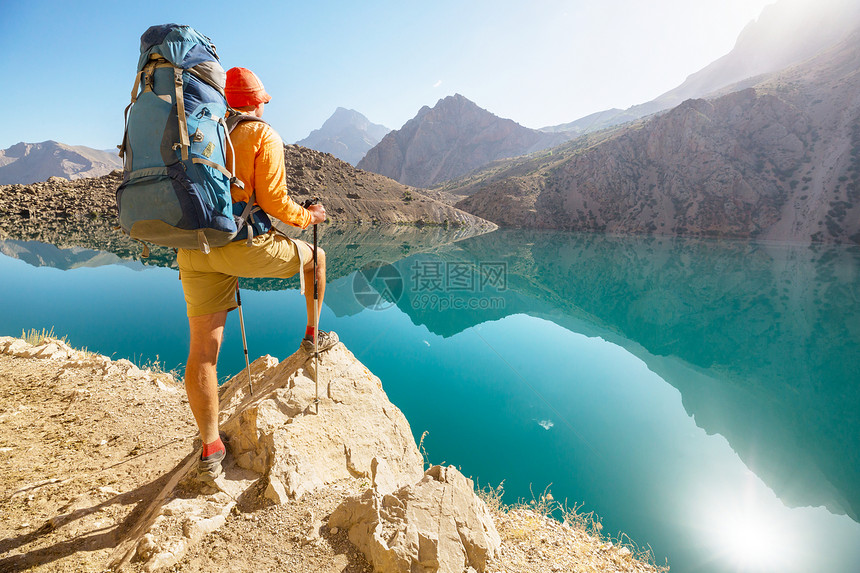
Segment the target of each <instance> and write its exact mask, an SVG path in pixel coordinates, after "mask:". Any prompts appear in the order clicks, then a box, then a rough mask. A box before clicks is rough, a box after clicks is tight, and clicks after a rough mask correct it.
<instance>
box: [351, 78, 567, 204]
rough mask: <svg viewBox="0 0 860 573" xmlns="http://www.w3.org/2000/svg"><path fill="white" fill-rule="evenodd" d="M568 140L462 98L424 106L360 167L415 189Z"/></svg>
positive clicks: (380, 143) (389, 136)
mask: <svg viewBox="0 0 860 573" xmlns="http://www.w3.org/2000/svg"><path fill="white" fill-rule="evenodd" d="M568 139H569V138H568V137H567V136H566V135H560V134H553V133H543V132H539V131H536V130H532V129H528V128H526V127H523V126H521V125H520V124H518V123H516V122H515V121H513V120H510V119H503V118H500V117H498V116H496V115H494V114H493V113H491V112H489V111H487V110H485V109H483V108H481V107H479V106H478V105H477V104H476V103H474V102H473V101H471V100H469V99H468V98H466V97H464V96H463V95H461V94H454V95H450V96H447V97H444V98H441V99H440V100H438V101H437V102H436V105H435V106H434V107H433V108H430V107H427V106H426V105H425V106H423V107H422V108H421V109H420V110H418V113H417V114H416V115H415V117H414V118H412V119H410V120H409V121H407V122H406V123H405V124H404V125H403V127H401V128H400V129H399V130H396V131H392V132H390V133H389V134H388V135H386V136H385V137H384V138H383V139H382V141H380V142H379V144H378V145H377V146H376V147H374V148H373V149H371V150H370V151H368V152H367V155H365V157H364V159H362V160H361V161H360V162H359V164H358V167H359V168H361V169H366V170H368V171H373V172H374V173H379V174H381V175H385V176H387V177H391V178H392V179H395V180H397V181H400V182H401V183H404V184H407V185H413V186H416V187H430V186H432V185H435V184H437V183H441V182H443V181H447V180H449V179H453V178H455V177H458V176H460V175H465V174H466V173H469V172H470V171H473V170H474V169H477V168H479V167H482V166H484V165H486V164H487V163H490V162H491V161H495V160H497V159H503V158H507V157H516V156H519V155H525V154H528V153H532V152H534V151H538V150H541V149H546V148H548V147H553V146H555V145H559V144H561V143H564V142H565V141H567V140H568Z"/></svg>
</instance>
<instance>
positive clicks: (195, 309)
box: [176, 232, 312, 316]
mask: <svg viewBox="0 0 860 573" xmlns="http://www.w3.org/2000/svg"><path fill="white" fill-rule="evenodd" d="M300 251H301V254H300ZM311 256H312V254H311V248H310V246H309V245H308V244H307V243H305V242H303V241H293V239H289V238H287V237H284V236H282V235H278V234H276V233H271V232H270V233H267V234H265V235H260V236H258V237H254V240H253V245H252V246H248V242H247V241H244V240H242V241H235V242H232V243H230V244H229V245H225V246H223V247H217V248H214V249H212V251H211V252H210V253H209V254H208V255H207V254H205V253H204V252H203V251H196V250H189V249H179V251H178V253H177V255H176V260H177V262H178V263H179V278H180V280H182V290H183V291H184V292H185V303H186V305H187V307H188V316H201V315H204V314H212V313H214V312H220V311H222V310H233V309H234V308H236V306H237V305H236V282H237V280H238V279H237V277H243V278H254V279H256V278H279V279H285V278H289V277H291V276H293V275H294V274H296V273H297V272H299V270H300V269H301V268H302V260H304V261H307V260H309V259H310V258H311ZM300 276H301V275H300ZM302 286H303V287H304V285H302Z"/></svg>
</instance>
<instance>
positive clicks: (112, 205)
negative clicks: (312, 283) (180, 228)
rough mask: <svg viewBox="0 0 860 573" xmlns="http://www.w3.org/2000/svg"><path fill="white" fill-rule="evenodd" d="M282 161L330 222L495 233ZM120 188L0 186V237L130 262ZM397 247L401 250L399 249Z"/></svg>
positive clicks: (378, 186)
mask: <svg viewBox="0 0 860 573" xmlns="http://www.w3.org/2000/svg"><path fill="white" fill-rule="evenodd" d="M284 160H285V163H286V167H287V185H288V187H289V189H290V190H291V196H292V197H293V199H295V200H296V201H298V202H302V201H304V200H305V199H308V198H310V197H319V198H320V199H321V200H322V202H323V203H324V204H325V205H326V209H327V211H328V214H329V218H330V221H331V222H341V223H368V224H369V225H368V226H370V224H374V225H375V224H377V223H379V224H383V223H393V224H397V225H411V226H413V227H412V228H413V229H415V228H416V227H419V226H421V227H423V226H424V225H429V226H432V227H435V228H438V229H440V230H443V231H445V230H447V231H450V232H454V234H456V232H455V229H454V228H462V230H465V229H466V228H474V229H475V230H476V231H478V230H484V231H486V230H491V229H494V228H495V225H493V224H492V223H489V222H488V221H484V220H483V219H480V218H478V217H475V216H474V215H470V214H469V213H466V212H464V211H461V210H459V209H456V208H455V207H452V206H451V205H449V204H447V203H444V202H442V201H440V200H439V199H438V198H437V197H438V196H439V194H432V195H431V194H428V193H425V192H424V191H422V190H420V189H414V188H412V187H407V186H405V185H401V184H400V183H397V182H396V181H392V180H391V179H388V178H387V177H383V176H382V175H377V174H375V173H368V172H366V171H361V170H358V169H356V168H354V167H353V166H351V165H349V164H348V163H345V162H343V161H341V160H339V159H337V158H335V157H333V156H332V155H330V154H328V153H320V152H319V151H314V150H312V149H307V148H304V147H299V146H297V145H287V146H285V149H284ZM121 182H122V173H121V172H120V171H114V172H112V173H110V174H109V175H105V176H102V177H97V178H88V179H77V180H74V181H66V180H63V179H61V178H58V177H55V178H52V179H50V180H48V181H45V182H41V183H34V184H32V185H5V186H0V239H17V240H21V241H31V240H32V241H41V242H43V243H51V244H57V245H64V246H78V247H85V248H89V249H98V250H100V251H108V252H111V253H115V254H117V255H119V256H120V257H122V258H133V257H134V256H136V255H137V254H138V253H140V252H141V246H140V244H139V243H137V242H136V241H134V240H132V239H131V238H129V237H127V236H126V235H124V234H122V233H121V232H120V231H119V230H117V225H118V222H117V219H116V216H117V214H116V189H117V187H119V185H120V183H121ZM446 234H448V233H447V232H446ZM397 235H398V236H399V233H398V234H397ZM422 235H424V236H426V235H428V233H426V232H424V233H422ZM413 238H414V237H413ZM405 240H406V239H405V238H404V239H403V240H401V241H400V242H399V243H403V242H404V241H405ZM431 242H432V241H431ZM345 248H347V247H345ZM351 248H352V249H354V248H355V246H354V245H353V246H352V247H351ZM397 248H398V249H399V250H401V251H402V250H403V247H402V245H400V244H399V246H398V247H397ZM353 256H355V253H354V251H353ZM173 259H174V256H173V251H172V250H171V249H161V248H158V249H153V250H152V255H151V258H150V262H153V263H154V264H165V265H170V264H171V263H172V261H173ZM333 264H334V263H333Z"/></svg>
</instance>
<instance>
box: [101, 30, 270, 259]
mask: <svg viewBox="0 0 860 573" xmlns="http://www.w3.org/2000/svg"><path fill="white" fill-rule="evenodd" d="M225 81H226V74H225V72H224V69H223V68H222V67H221V64H220V63H219V60H218V55H217V54H216V52H215V46H214V45H213V44H212V42H211V40H209V38H207V37H206V36H204V35H202V34H200V33H199V32H197V31H195V30H194V29H193V28H191V27H189V26H180V25H177V24H164V25H161V26H152V27H151V28H149V29H148V30H147V31H146V32H144V34H143V36H141V38H140V59H139V60H138V64H137V75H136V76H135V80H134V87H133V88H132V92H131V103H130V104H129V105H128V107H126V109H125V134H124V136H123V142H122V145H121V146H120V157H122V158H123V161H124V169H123V182H122V184H121V185H120V186H119V188H118V189H117V192H116V201H117V208H118V210H119V222H120V227H121V228H122V230H123V231H124V232H125V233H127V234H129V235H130V236H131V237H132V238H134V239H137V240H140V241H147V242H150V243H153V244H156V245H161V246H165V247H175V248H184V249H200V250H202V251H204V252H207V253H208V252H209V250H210V247H218V246H222V245H226V244H227V243H229V242H230V241H232V240H234V239H236V237H237V235H238V234H239V231H240V230H241V231H242V235H243V236H245V235H247V238H248V241H249V242H250V241H251V239H252V238H253V234H254V230H255V229H254V227H256V230H258V231H259V230H265V229H266V228H267V226H270V224H269V222H268V218H267V217H266V216H265V214H264V213H263V212H262V211H261V210H260V208H259V207H258V206H256V205H255V203H254V197H253V196H252V197H251V200H250V201H249V202H248V203H247V204H245V203H240V204H237V205H233V203H232V200H231V197H230V186H231V185H236V186H237V187H239V188H243V185H242V182H241V181H239V180H238V179H236V177H235V176H234V175H233V172H231V170H228V169H227V166H226V156H227V149H226V145H228V144H229V131H230V129H228V127H227V120H226V115H227V110H228V106H227V100H226V99H225V97H224V83H225ZM242 119H255V118H249V117H248V116H242ZM261 121H262V120H261ZM235 125H236V122H235V120H234V121H231V125H230V128H232V127H234V126H235ZM249 218H252V220H254V221H256V223H257V224H255V225H246V224H245V222H246V221H247V220H248V219H249ZM267 224H268V225H267ZM246 228H247V232H245V229H246ZM145 251H148V249H145ZM144 256H146V254H144Z"/></svg>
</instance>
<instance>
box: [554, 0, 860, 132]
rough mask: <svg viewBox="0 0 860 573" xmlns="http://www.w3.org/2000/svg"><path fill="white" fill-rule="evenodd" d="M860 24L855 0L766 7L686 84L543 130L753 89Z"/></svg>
mask: <svg viewBox="0 0 860 573" xmlns="http://www.w3.org/2000/svg"><path fill="white" fill-rule="evenodd" d="M858 22H860V3H858V2H856V1H855V0H822V1H820V2H816V3H811V2H808V1H806V0H780V1H779V2H777V3H775V4H771V5H769V6H766V7H765V8H764V10H763V11H762V14H761V16H760V17H759V18H758V20H756V21H754V22H751V23H750V24H749V25H748V26H747V27H746V28H744V30H743V31H742V32H741V34H740V36H739V37H738V40H737V42H736V44H735V46H734V48H733V49H732V51H731V52H729V53H728V54H726V55H725V56H723V57H722V58H720V59H718V60H716V61H715V62H713V63H711V64H710V65H708V66H706V67H705V68H703V69H701V70H700V71H698V72H696V73H694V74H692V75H691V76H690V77H688V78H687V79H686V81H684V83H683V84H681V85H680V86H678V87H676V88H674V89H672V90H670V91H668V92H666V93H664V94H662V95H660V96H659V97H657V98H656V99H654V100H652V101H650V102H647V103H643V104H639V105H635V106H632V107H630V108H628V109H626V110H621V109H609V110H606V111H601V112H597V113H594V114H591V115H588V116H586V117H583V118H580V119H578V120H576V121H573V122H570V123H565V124H562V125H557V126H552V127H545V128H542V129H541V130H542V131H547V132H553V133H558V132H571V133H573V134H576V135H579V134H584V133H589V132H592V131H597V130H599V129H604V128H607V127H612V126H614V125H620V124H623V123H627V122H630V121H634V120H636V119H639V118H642V117H645V116H647V115H651V114H653V113H656V112H659V111H664V110H667V109H671V108H673V107H675V106H677V105H679V104H680V103H681V102H683V101H685V100H687V99H691V98H702V97H706V96H712V95H714V94H715V92H718V91H719V90H722V89H723V88H726V87H727V86H731V85H733V84H736V83H737V82H741V81H743V80H749V81H750V82H751V84H750V85H752V84H754V83H757V81H758V80H757V79H755V78H756V77H757V76H760V75H762V74H769V73H773V72H777V71H779V70H781V69H783V68H786V67H788V66H790V65H793V64H797V63H800V62H802V61H804V60H806V59H808V58H811V57H814V56H815V55H816V54H818V53H819V52H820V51H821V50H823V49H825V48H827V47H828V46H831V45H833V44H835V43H837V42H839V41H840V40H842V39H844V37H845V36H847V35H848V34H850V33H851V32H852V31H853V30H854V29H855V28H856V26H857V23H858Z"/></svg>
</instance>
